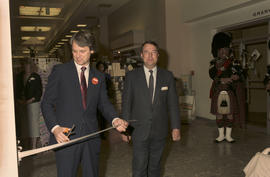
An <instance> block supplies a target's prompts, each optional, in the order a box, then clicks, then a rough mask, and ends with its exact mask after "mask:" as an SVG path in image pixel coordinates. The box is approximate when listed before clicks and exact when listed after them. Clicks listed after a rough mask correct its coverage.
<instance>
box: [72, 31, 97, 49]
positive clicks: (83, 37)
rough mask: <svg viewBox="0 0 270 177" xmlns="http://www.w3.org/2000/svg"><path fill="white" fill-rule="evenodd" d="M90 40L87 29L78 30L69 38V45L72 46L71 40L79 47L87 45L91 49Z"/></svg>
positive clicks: (91, 39) (91, 38)
mask: <svg viewBox="0 0 270 177" xmlns="http://www.w3.org/2000/svg"><path fill="white" fill-rule="evenodd" d="M92 41H93V37H92V34H91V33H90V32H89V31H88V30H80V31H78V32H77V33H75V34H74V35H73V36H72V37H71V38H70V45H71V46H72V44H73V42H76V44H78V45H79V46H80V47H86V46H88V47H89V49H91V47H92V45H93V42H92Z"/></svg>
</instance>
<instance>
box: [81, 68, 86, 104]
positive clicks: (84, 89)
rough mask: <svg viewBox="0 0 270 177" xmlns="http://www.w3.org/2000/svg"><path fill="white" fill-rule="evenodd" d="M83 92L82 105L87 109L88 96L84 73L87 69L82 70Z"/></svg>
mask: <svg viewBox="0 0 270 177" xmlns="http://www.w3.org/2000/svg"><path fill="white" fill-rule="evenodd" d="M81 70H82V71H81V92H82V104H83V108H84V109H86V96H87V85H86V80H85V76H84V71H85V70H86V67H82V68H81Z"/></svg>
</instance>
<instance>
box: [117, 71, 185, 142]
mask: <svg viewBox="0 0 270 177" xmlns="http://www.w3.org/2000/svg"><path fill="white" fill-rule="evenodd" d="M156 78H157V79H156V88H155V95H154V101H153V104H152V101H151V98H150V92H149V89H148V87H147V83H146V78H145V73H144V69H143V67H141V68H137V69H135V70H133V71H131V72H129V73H127V75H126V78H125V85H124V92H123V101H122V113H123V115H122V116H123V118H124V119H125V120H132V119H136V120H138V121H137V122H133V123H131V126H133V127H134V131H133V133H132V138H133V140H146V139H147V138H148V137H149V136H151V137H152V138H155V139H164V138H166V137H167V135H168V122H169V115H170V123H171V128H172V129H174V128H178V129H180V116H179V103H178V96H177V93H176V88H175V81H174V77H173V74H172V73H171V72H169V71H167V70H164V69H161V68H157V77H156Z"/></svg>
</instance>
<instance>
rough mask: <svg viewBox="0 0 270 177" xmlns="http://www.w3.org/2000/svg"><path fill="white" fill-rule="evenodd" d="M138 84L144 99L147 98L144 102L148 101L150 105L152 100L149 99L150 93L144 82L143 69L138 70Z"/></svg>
mask: <svg viewBox="0 0 270 177" xmlns="http://www.w3.org/2000/svg"><path fill="white" fill-rule="evenodd" d="M138 79H139V83H140V85H141V86H142V92H143V93H144V96H145V98H147V99H146V100H148V101H149V104H152V100H151V98H150V92H149V89H148V86H147V82H146V77H145V73H144V69H143V67H141V68H139V78H138Z"/></svg>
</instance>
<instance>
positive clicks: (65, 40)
mask: <svg viewBox="0 0 270 177" xmlns="http://www.w3.org/2000/svg"><path fill="white" fill-rule="evenodd" d="M61 41H64V42H67V41H69V39H61Z"/></svg>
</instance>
